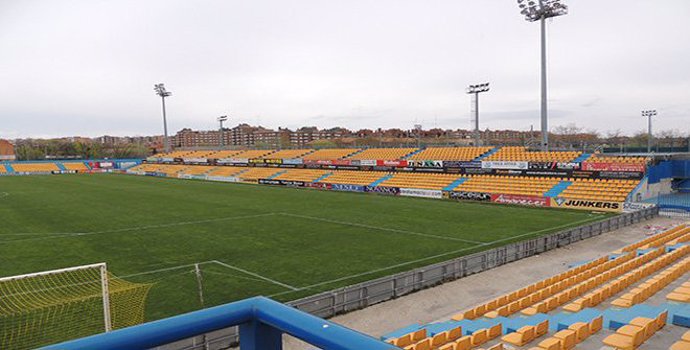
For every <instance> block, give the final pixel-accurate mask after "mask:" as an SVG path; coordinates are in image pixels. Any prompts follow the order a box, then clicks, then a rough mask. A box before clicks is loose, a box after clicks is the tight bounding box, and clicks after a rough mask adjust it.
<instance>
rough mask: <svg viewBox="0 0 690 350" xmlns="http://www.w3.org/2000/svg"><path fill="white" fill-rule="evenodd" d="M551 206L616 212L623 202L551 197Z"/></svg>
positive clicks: (621, 208)
mask: <svg viewBox="0 0 690 350" xmlns="http://www.w3.org/2000/svg"><path fill="white" fill-rule="evenodd" d="M551 206H552V207H556V208H567V209H580V210H594V211H607V212H614V213H618V212H621V211H622V210H623V203H620V202H607V201H590V200H582V199H568V198H563V197H556V198H551Z"/></svg>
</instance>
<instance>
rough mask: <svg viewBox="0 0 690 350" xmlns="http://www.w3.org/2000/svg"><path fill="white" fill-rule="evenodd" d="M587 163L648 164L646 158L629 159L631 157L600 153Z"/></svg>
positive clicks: (595, 154)
mask: <svg viewBox="0 0 690 350" xmlns="http://www.w3.org/2000/svg"><path fill="white" fill-rule="evenodd" d="M587 161H588V162H605V163H634V164H644V163H647V162H649V158H647V157H634V156H633V157H631V156H625V157H622V156H606V155H602V154H601V153H594V154H592V156H591V157H590V158H589V159H588V160H587Z"/></svg>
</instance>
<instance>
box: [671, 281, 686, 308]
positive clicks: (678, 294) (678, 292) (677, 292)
mask: <svg viewBox="0 0 690 350" xmlns="http://www.w3.org/2000/svg"><path fill="white" fill-rule="evenodd" d="M666 299H668V300H670V301H677V302H680V303H690V281H688V282H684V283H683V284H681V285H680V287H678V288H676V289H674V290H673V291H672V292H671V293H668V294H667V295H666Z"/></svg>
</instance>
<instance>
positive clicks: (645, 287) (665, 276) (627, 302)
mask: <svg viewBox="0 0 690 350" xmlns="http://www.w3.org/2000/svg"><path fill="white" fill-rule="evenodd" d="M673 258H674V256H673V254H667V255H666V256H664V257H663V258H662V259H659V261H658V262H656V263H655V264H654V265H657V266H658V267H659V268H661V267H663V266H666V265H668V264H670V263H672V262H673V260H674V259H673ZM657 266H652V268H655V269H656V268H657ZM689 268H690V258H685V259H683V260H681V261H680V262H677V263H675V264H673V265H672V266H670V267H669V268H667V269H665V270H663V271H662V272H660V273H658V274H656V275H654V276H653V277H651V278H649V279H648V280H646V281H645V282H644V283H642V284H640V285H639V286H637V287H635V288H634V289H633V290H631V291H629V292H628V293H625V294H623V295H621V296H620V297H618V298H617V299H616V300H614V301H613V302H611V305H614V306H618V307H630V306H633V305H636V304H639V303H642V302H643V301H645V300H647V299H648V298H649V297H651V296H652V295H654V294H656V293H657V292H658V291H660V290H662V289H663V288H664V287H666V286H668V285H669V284H670V283H671V282H673V281H675V280H676V279H677V278H679V277H680V276H682V275H683V274H685V273H686V272H688V269H689ZM640 275H642V273H640Z"/></svg>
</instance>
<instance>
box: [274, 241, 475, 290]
mask: <svg viewBox="0 0 690 350" xmlns="http://www.w3.org/2000/svg"><path fill="white" fill-rule="evenodd" d="M483 245H484V244H477V245H475V246H472V247H467V248H462V249H458V250H454V251H451V252H446V253H441V254H436V255H433V256H428V257H425V258H421V259H416V260H411V261H406V262H403V263H400V264H395V265H391V266H386V267H382V268H378V269H374V270H371V271H366V272H362V273H358V274H355V275H349V276H345V277H340V278H336V279H333V280H330V281H325V282H320V283H316V284H312V285H309V286H306V287H301V288H299V289H298V290H297V291H302V290H306V289H312V288H314V287H318V286H322V285H325V284H331V283H335V282H341V281H346V280H349V279H353V278H357V277H362V276H366V275H371V274H374V273H378V272H383V271H387V270H392V269H395V268H398V267H403V266H406V265H410V264H415V263H418V262H422V261H426V260H432V259H436V258H440V257H442V256H446V255H452V254H457V253H461V252H464V251H466V250H470V249H474V248H477V247H481V246H483ZM287 293H291V292H290V291H285V292H280V293H276V294H271V295H269V298H270V297H274V296H278V295H283V294H287Z"/></svg>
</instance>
